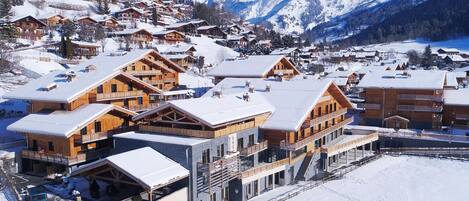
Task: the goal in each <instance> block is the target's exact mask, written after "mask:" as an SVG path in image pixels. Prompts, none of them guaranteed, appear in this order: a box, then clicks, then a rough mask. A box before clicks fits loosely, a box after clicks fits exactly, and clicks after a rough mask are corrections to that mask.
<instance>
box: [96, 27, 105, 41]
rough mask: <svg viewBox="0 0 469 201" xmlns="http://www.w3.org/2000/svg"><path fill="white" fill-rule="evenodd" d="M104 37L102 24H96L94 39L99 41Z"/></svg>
mask: <svg viewBox="0 0 469 201" xmlns="http://www.w3.org/2000/svg"><path fill="white" fill-rule="evenodd" d="M104 38H106V33H105V31H104V28H103V26H101V25H98V26H96V29H95V32H94V39H95V40H96V41H100V40H103V39H104Z"/></svg>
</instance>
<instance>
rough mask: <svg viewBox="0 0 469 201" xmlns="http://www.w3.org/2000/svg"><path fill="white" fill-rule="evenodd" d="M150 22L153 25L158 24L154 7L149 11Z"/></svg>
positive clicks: (156, 11)
mask: <svg viewBox="0 0 469 201" xmlns="http://www.w3.org/2000/svg"><path fill="white" fill-rule="evenodd" d="M151 20H152V21H153V25H157V24H158V10H157V9H156V6H155V7H153V9H152V11H151Z"/></svg>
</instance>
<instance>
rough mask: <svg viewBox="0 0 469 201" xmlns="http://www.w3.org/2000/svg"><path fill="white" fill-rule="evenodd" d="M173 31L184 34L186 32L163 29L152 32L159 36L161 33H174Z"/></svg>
mask: <svg viewBox="0 0 469 201" xmlns="http://www.w3.org/2000/svg"><path fill="white" fill-rule="evenodd" d="M173 32H176V33H179V34H181V35H183V36H184V33H181V32H179V31H176V30H163V31H157V32H153V33H152V34H153V35H154V36H159V35H166V34H169V33H173Z"/></svg>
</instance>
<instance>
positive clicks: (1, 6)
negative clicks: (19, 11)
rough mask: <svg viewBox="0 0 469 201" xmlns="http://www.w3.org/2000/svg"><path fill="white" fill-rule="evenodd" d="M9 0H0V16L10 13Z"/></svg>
mask: <svg viewBox="0 0 469 201" xmlns="http://www.w3.org/2000/svg"><path fill="white" fill-rule="evenodd" d="M11 4H12V2H11V0H0V17H5V16H7V15H9V14H10V10H11V6H12V5H11Z"/></svg>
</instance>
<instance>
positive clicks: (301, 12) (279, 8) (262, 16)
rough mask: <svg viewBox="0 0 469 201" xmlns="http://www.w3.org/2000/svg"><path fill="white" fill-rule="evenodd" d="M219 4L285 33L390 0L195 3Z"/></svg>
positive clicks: (208, 0) (210, 0)
mask: <svg viewBox="0 0 469 201" xmlns="http://www.w3.org/2000/svg"><path fill="white" fill-rule="evenodd" d="M198 1H199V2H202V3H209V4H210V3H219V4H221V5H222V6H223V7H224V8H225V9H226V10H228V11H231V12H232V13H235V14H238V15H239V16H240V17H241V18H243V19H245V20H249V21H251V22H253V23H256V24H264V25H268V26H270V27H271V28H273V29H274V30H276V31H279V32H284V33H292V32H297V33H303V32H304V30H306V29H312V28H314V27H315V26H317V25H318V24H321V23H324V22H328V21H330V20H331V19H333V18H335V17H337V16H341V15H344V14H347V13H349V12H351V11H356V10H362V9H368V8H371V7H373V6H376V5H379V4H382V3H384V2H388V1H392V0H198Z"/></svg>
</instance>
